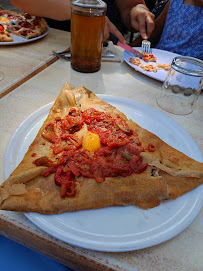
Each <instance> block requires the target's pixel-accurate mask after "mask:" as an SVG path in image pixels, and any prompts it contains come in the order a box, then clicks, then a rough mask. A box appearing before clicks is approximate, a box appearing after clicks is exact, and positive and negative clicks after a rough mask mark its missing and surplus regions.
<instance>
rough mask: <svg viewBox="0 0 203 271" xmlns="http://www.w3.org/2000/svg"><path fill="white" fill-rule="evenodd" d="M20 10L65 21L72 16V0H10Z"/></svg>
mask: <svg viewBox="0 0 203 271" xmlns="http://www.w3.org/2000/svg"><path fill="white" fill-rule="evenodd" d="M10 2H11V3H12V4H13V5H14V6H15V7H16V8H17V9H19V10H21V11H23V12H27V13H29V14H31V15H35V16H40V17H47V18H50V19H54V20H58V21H65V20H70V18H71V8H70V6H71V0H10Z"/></svg>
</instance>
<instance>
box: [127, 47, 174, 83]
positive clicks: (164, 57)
mask: <svg viewBox="0 0 203 271" xmlns="http://www.w3.org/2000/svg"><path fill="white" fill-rule="evenodd" d="M133 48H134V49H136V50H138V51H139V50H141V47H133ZM151 53H152V54H153V55H154V56H155V57H156V58H157V62H156V63H162V64H171V62H172V60H173V59H174V57H176V56H178V54H175V53H171V52H168V51H164V50H160V49H154V48H152V49H151ZM130 58H133V59H135V56H134V55H133V53H131V52H128V51H126V50H125V51H123V59H124V60H125V62H126V63H127V64H128V65H130V66H131V67H132V68H134V69H135V70H136V71H139V72H141V73H143V74H145V75H146V76H149V77H151V78H154V79H156V80H159V81H161V82H163V81H164V80H165V78H166V75H167V71H165V70H163V69H162V70H158V71H157V72H148V71H144V70H143V69H142V68H140V67H139V66H137V65H134V64H133V63H131V62H130V61H129V59H130ZM148 63H149V64H152V65H154V66H156V63H155V62H145V61H143V60H141V64H148Z"/></svg>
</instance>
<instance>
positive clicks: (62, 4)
mask: <svg viewBox="0 0 203 271" xmlns="http://www.w3.org/2000/svg"><path fill="white" fill-rule="evenodd" d="M10 2H11V3H12V4H13V5H14V6H15V7H16V8H17V9H19V10H22V11H23V12H27V13H29V14H31V15H35V16H40V17H47V18H50V19H54V20H58V21H65V20H70V19H71V1H70V0H10ZM109 33H112V34H113V35H114V36H116V37H117V38H118V39H119V40H120V42H122V43H125V39H124V37H123V35H122V34H121V33H120V32H119V30H118V29H117V28H116V27H115V26H114V24H112V23H111V21H110V20H109V19H108V18H107V17H106V22H105V33H104V38H105V39H108V38H109Z"/></svg>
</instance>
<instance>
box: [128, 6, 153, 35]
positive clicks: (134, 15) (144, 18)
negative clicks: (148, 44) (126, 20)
mask: <svg viewBox="0 0 203 271" xmlns="http://www.w3.org/2000/svg"><path fill="white" fill-rule="evenodd" d="M154 19H155V16H154V14H153V13H151V12H150V11H149V10H148V8H147V7H146V6H145V5H142V4H139V5H137V6H135V7H133V8H132V9H131V26H132V27H133V28H134V29H135V30H137V31H139V32H140V34H141V37H142V38H143V39H148V38H149V37H150V35H151V33H152V31H153V30H154V27H155V23H154Z"/></svg>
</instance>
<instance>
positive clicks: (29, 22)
mask: <svg viewBox="0 0 203 271" xmlns="http://www.w3.org/2000/svg"><path fill="white" fill-rule="evenodd" d="M48 32H49V27H48V24H47V22H46V21H45V19H44V18H41V17H37V16H31V15H29V14H27V13H18V12H14V11H8V10H0V45H16V44H23V43H27V42H32V41H35V40H38V39H41V38H43V37H44V36H46V35H47V33H48Z"/></svg>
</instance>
